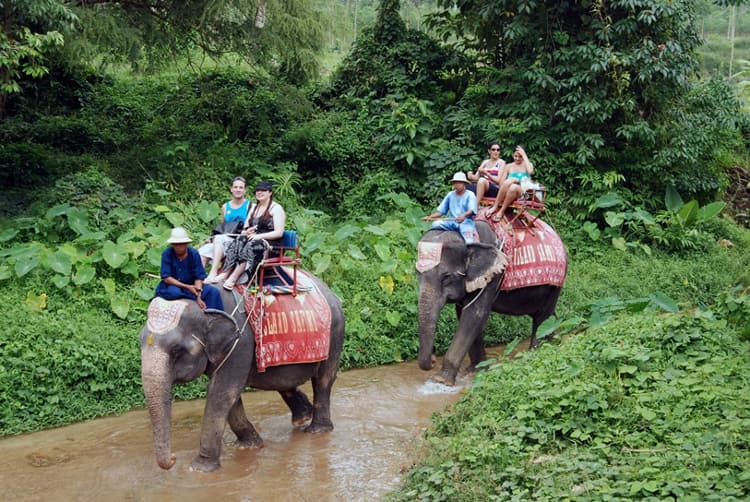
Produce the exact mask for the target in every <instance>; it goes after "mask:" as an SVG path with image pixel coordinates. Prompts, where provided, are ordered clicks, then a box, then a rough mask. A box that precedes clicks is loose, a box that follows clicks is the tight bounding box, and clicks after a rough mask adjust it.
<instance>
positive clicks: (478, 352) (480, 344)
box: [467, 336, 487, 373]
mask: <svg viewBox="0 0 750 502" xmlns="http://www.w3.org/2000/svg"><path fill="white" fill-rule="evenodd" d="M485 359H487V351H486V350H485V349H484V337H481V336H478V337H476V339H474V343H472V344H471V347H469V367H468V368H467V370H468V371H469V372H472V373H473V372H474V371H476V370H477V364H479V363H481V362H482V361H484V360H485Z"/></svg>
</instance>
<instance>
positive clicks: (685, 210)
mask: <svg viewBox="0 0 750 502" xmlns="http://www.w3.org/2000/svg"><path fill="white" fill-rule="evenodd" d="M697 214H698V201H696V200H695V199H693V200H691V201H690V202H688V203H686V204H685V205H683V206H682V207H681V208H680V209H679V210H678V211H677V218H678V219H679V220H680V223H681V224H682V225H691V224H692V223H693V222H694V221H695V217H696V215H697Z"/></svg>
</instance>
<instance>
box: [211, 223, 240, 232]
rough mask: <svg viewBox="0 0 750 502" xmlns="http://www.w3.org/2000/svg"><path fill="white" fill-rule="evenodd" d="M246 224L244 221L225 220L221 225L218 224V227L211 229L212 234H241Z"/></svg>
mask: <svg viewBox="0 0 750 502" xmlns="http://www.w3.org/2000/svg"><path fill="white" fill-rule="evenodd" d="M244 225H245V222H244V221H225V222H224V223H222V224H221V225H216V228H214V229H213V230H212V231H211V235H219V234H239V233H240V232H242V227H243V226H244Z"/></svg>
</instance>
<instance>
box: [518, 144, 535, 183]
mask: <svg viewBox="0 0 750 502" xmlns="http://www.w3.org/2000/svg"><path fill="white" fill-rule="evenodd" d="M516 151H517V152H518V153H520V154H521V157H522V158H523V166H524V168H526V173H527V174H528V175H529V176H531V175H532V174H534V164H532V163H531V161H530V160H529V157H528V155H526V150H524V149H523V148H521V147H520V146H517V147H516Z"/></svg>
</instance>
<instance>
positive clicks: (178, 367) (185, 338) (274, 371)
mask: <svg viewBox="0 0 750 502" xmlns="http://www.w3.org/2000/svg"><path fill="white" fill-rule="evenodd" d="M308 277H309V281H310V282H311V284H312V287H314V288H316V289H317V290H318V291H319V292H320V293H321V294H322V295H323V298H324V299H321V300H320V302H321V304H325V303H327V304H328V306H329V307H330V314H331V315H330V338H329V343H328V346H329V347H328V356H327V358H326V359H324V360H322V361H319V362H313V363H299V364H287V365H279V366H270V367H268V368H266V369H265V371H264V372H260V371H259V370H258V367H257V366H258V364H257V362H256V358H255V356H254V355H255V352H256V351H255V348H256V347H255V337H254V335H253V333H252V328H251V326H252V323H247V322H246V319H247V316H246V315H245V314H244V313H242V309H236V308H235V307H236V306H237V300H236V298H235V294H233V293H232V292H229V291H226V290H224V288H219V289H220V290H221V295H222V300H223V302H224V309H225V310H226V312H224V311H221V310H212V309H206V311H203V310H201V309H200V308H199V307H198V304H197V303H196V302H194V301H192V300H179V301H181V302H184V303H185V304H186V305H185V306H184V307H183V308H184V310H183V311H182V313H181V316H179V317H178V319H179V320H178V321H174V322H173V323H172V324H171V325H168V326H167V327H166V328H165V329H168V331H166V332H164V333H159V334H154V332H153V331H152V330H151V329H149V324H147V325H146V326H145V327H144V328H143V329H142V330H141V332H140V346H141V377H142V381H143V392H144V395H145V398H146V404H147V408H148V413H149V416H150V419H151V425H152V428H153V443H154V451H155V455H156V462H157V463H158V465H159V466H160V467H161V468H162V469H170V468H171V467H172V466H173V465H174V464H175V462H176V457H175V455H174V454H173V453H172V452H171V447H170V425H171V423H170V422H171V406H172V395H171V392H172V386H173V385H176V384H180V383H185V382H189V381H192V380H195V379H196V378H198V377H200V376H201V375H202V374H206V375H207V376H208V377H209V383H208V388H207V393H206V404H205V409H204V413H203V422H202V426H201V436H200V450H199V452H198V455H197V456H196V457H195V458H194V460H193V461H192V464H191V467H192V468H193V469H196V470H199V471H206V472H209V471H215V470H217V469H219V468H220V461H219V458H220V455H221V444H222V436H223V433H224V429H225V426H226V424H227V423H229V427H230V429H231V430H232V432H233V433H234V434H235V435H236V436H237V442H236V444H237V445H238V446H239V447H244V448H249V447H255V448H259V447H262V446H263V440H262V439H261V437H260V435H259V434H258V432H257V431H256V430H255V428H254V427H253V425H252V423H250V421H249V420H248V418H247V416H246V414H245V410H244V407H243V404H242V396H241V393H242V391H243V390H244V389H245V388H246V387H253V388H255V389H262V390H276V391H278V392H279V394H281V397H282V398H283V400H284V401H285V402H286V404H287V406H288V407H289V409H290V410H291V412H292V425H293V426H294V427H300V426H304V425H305V424H307V426H306V427H305V428H304V430H305V432H313V433H315V432H329V431H331V430H333V422H332V421H331V417H330V397H331V388H332V386H333V383H334V381H335V379H336V375H337V372H338V367H339V359H340V357H341V351H342V348H343V340H344V327H345V319H344V313H343V310H342V307H341V301H340V300H339V299H338V297H336V295H334V294H333V292H332V291H331V290H330V289H329V288H328V286H326V285H325V284H324V283H323V282H322V281H321V280H319V279H317V278H315V277H313V276H312V275H309V276H308ZM240 301H241V300H240ZM227 312H234V313H233V314H229V313H227ZM240 327H241V328H240ZM308 380H311V381H312V387H313V393H314V395H313V404H311V403H310V401H309V399H308V398H307V396H306V395H305V394H304V393H303V392H302V391H301V390H300V389H299V386H300V385H302V384H304V383H305V382H306V381H308ZM308 422H309V423H308Z"/></svg>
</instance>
